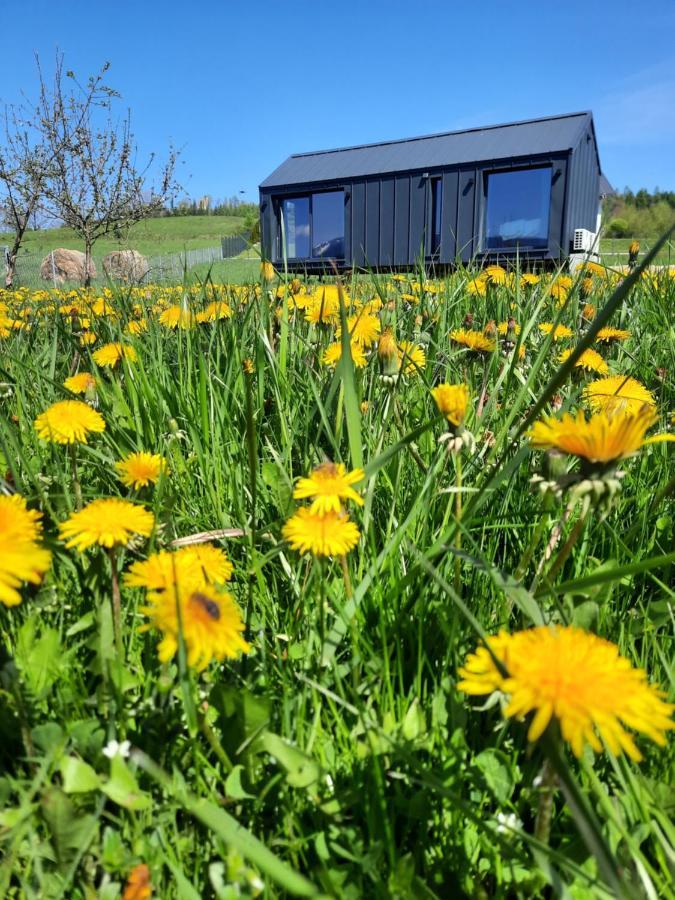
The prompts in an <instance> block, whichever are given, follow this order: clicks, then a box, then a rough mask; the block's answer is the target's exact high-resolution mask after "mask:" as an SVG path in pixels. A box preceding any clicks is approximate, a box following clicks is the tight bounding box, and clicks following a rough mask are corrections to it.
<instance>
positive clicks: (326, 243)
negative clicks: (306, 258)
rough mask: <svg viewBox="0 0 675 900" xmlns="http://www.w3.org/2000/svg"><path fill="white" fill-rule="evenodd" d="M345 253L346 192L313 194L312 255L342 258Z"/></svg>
mask: <svg viewBox="0 0 675 900" xmlns="http://www.w3.org/2000/svg"><path fill="white" fill-rule="evenodd" d="M344 255H345V201H344V193H343V192H342V191H329V192H328V193H325V194H312V256H316V257H329V258H331V259H341V258H342V257H343V256H344Z"/></svg>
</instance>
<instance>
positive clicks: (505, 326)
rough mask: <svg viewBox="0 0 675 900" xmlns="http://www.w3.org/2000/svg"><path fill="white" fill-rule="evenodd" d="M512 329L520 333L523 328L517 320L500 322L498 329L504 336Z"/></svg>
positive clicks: (515, 332)
mask: <svg viewBox="0 0 675 900" xmlns="http://www.w3.org/2000/svg"><path fill="white" fill-rule="evenodd" d="M510 330H512V331H513V333H514V334H516V335H517V334H520V332H521V331H522V328H521V327H520V325H519V324H518V323H517V322H512V323H509V322H500V323H499V325H497V331H498V332H499V334H500V335H501V336H502V337H504V336H505V335H506V334H507V333H508V332H509V331H510Z"/></svg>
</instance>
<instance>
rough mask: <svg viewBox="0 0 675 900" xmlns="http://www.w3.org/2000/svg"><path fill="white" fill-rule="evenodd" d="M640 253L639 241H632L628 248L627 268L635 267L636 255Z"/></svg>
mask: <svg viewBox="0 0 675 900" xmlns="http://www.w3.org/2000/svg"><path fill="white" fill-rule="evenodd" d="M639 253H640V241H633V242H632V243H631V245H630V247H629V248H628V266H629V267H630V268H631V269H634V268H635V266H637V261H638V254H639Z"/></svg>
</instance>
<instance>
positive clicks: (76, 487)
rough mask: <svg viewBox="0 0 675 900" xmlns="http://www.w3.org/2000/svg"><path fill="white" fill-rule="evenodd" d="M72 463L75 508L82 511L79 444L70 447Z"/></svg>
mask: <svg viewBox="0 0 675 900" xmlns="http://www.w3.org/2000/svg"><path fill="white" fill-rule="evenodd" d="M70 463H71V466H72V469H73V489H74V491H75V506H76V508H77V509H78V510H79V509H82V485H81V484H80V476H79V474H78V471H77V444H71V445H70Z"/></svg>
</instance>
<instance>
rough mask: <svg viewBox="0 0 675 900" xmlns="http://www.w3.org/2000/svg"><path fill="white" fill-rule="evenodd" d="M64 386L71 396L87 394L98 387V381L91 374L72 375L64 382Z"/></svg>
mask: <svg viewBox="0 0 675 900" xmlns="http://www.w3.org/2000/svg"><path fill="white" fill-rule="evenodd" d="M63 386H64V388H65V389H66V390H68V391H70V393H71V394H86V393H87V391H93V390H94V389H95V387H96V379H95V378H94V376H93V375H90V373H89V372H79V373H78V374H77V375H71V376H70V378H66V380H65V381H64V382H63Z"/></svg>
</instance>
